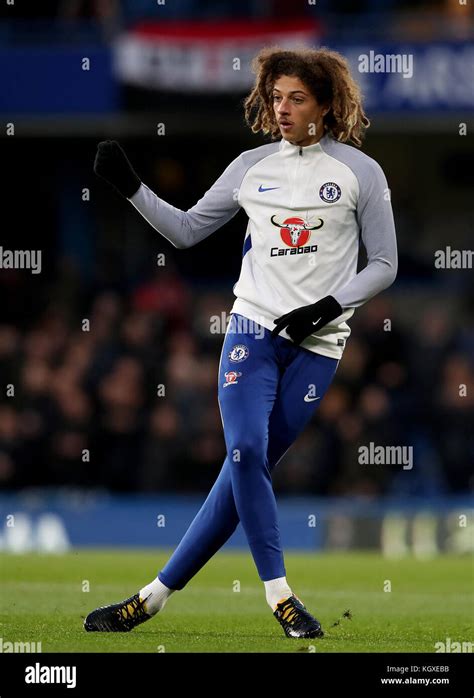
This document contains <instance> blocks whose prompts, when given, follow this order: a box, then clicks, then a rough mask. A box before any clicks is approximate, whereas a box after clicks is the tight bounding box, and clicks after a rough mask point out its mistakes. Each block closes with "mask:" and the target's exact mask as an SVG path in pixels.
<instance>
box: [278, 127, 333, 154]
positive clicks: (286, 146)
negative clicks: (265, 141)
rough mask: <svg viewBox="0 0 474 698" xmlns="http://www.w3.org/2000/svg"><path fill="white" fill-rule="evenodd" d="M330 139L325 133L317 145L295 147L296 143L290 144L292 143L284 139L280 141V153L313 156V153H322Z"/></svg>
mask: <svg viewBox="0 0 474 698" xmlns="http://www.w3.org/2000/svg"><path fill="white" fill-rule="evenodd" d="M329 139H330V136H329V135H328V134H327V133H325V134H324V136H323V137H322V138H320V140H319V141H318V142H317V143H313V144H312V145H295V144H294V143H290V141H287V140H285V139H284V138H282V139H281V141H280V152H282V153H283V154H285V155H292V154H295V155H302V156H305V155H306V154H309V155H312V154H313V153H317V152H321V151H322V150H323V146H324V145H325V143H327V141H328V140H329Z"/></svg>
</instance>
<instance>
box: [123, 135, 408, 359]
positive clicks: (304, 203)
mask: <svg viewBox="0 0 474 698" xmlns="http://www.w3.org/2000/svg"><path fill="white" fill-rule="evenodd" d="M130 201H131V202H132V204H133V205H134V206H135V208H136V209H137V210H138V211H139V212H140V213H141V214H142V216H143V217H144V218H146V220H147V221H148V222H149V223H150V225H152V226H153V227H154V228H155V229H156V230H157V231H158V232H159V233H161V235H163V236H164V237H165V238H166V239H167V240H169V241H170V242H171V243H172V244H173V245H174V246H175V247H177V248H179V249H183V248H186V247H191V246H192V245H196V244H197V243H198V242H200V241H201V240H204V238H206V237H208V236H209V235H211V233H213V232H215V231H216V230H217V229H218V228H220V227H221V226H223V225H224V223H227V221H229V220H230V219H231V218H232V217H233V216H234V215H235V214H236V213H237V211H238V210H239V208H240V207H242V208H243V209H244V210H245V212H246V214H247V216H248V218H249V221H248V226H247V232H246V234H245V239H244V244H243V255H242V268H241V272H240V276H239V279H238V281H237V283H236V284H234V287H233V292H234V295H235V296H236V300H235V302H234V304H233V306H232V310H231V312H235V313H240V314H241V315H243V316H245V317H247V318H249V319H250V320H253V321H254V322H257V323H259V324H260V325H263V326H264V327H266V328H267V329H269V330H272V329H273V328H274V327H275V323H274V322H273V321H274V320H275V319H276V318H278V317H280V315H283V314H284V313H287V312H289V311H290V310H294V309H295V308H299V307H300V306H303V305H309V304H310V303H314V302H315V301H317V300H319V299H321V298H324V296H327V295H332V296H334V298H336V300H337V301H338V302H339V303H340V305H341V306H342V308H343V309H344V312H343V313H342V315H340V316H339V317H338V318H336V319H335V320H333V321H332V322H331V323H329V324H328V325H326V326H325V327H323V328H322V329H321V330H319V332H317V333H315V334H312V335H310V336H309V337H307V338H306V339H305V340H303V342H302V343H301V346H302V347H304V348H306V349H309V350H310V351H313V352H315V353H317V354H322V355H324V356H329V357H333V358H336V359H340V358H341V356H342V352H343V349H344V346H345V343H346V340H347V338H348V336H349V334H350V328H349V326H348V325H347V323H346V321H347V320H348V319H349V318H350V317H351V316H352V315H353V313H354V308H357V307H358V306H360V305H362V304H363V303H365V302H366V301H367V300H369V298H372V297H373V296H375V295H376V294H377V293H379V292H380V291H382V290H383V289H385V288H387V287H388V286H390V284H392V283H393V281H394V280H395V277H396V274H397V245H396V237H395V226H394V222H393V214H392V207H391V203H390V191H389V189H388V186H387V181H386V179H385V175H384V173H383V171H382V168H381V167H380V165H379V164H378V163H377V162H376V161H375V160H373V159H372V158H370V157H368V156H367V155H365V154H364V153H362V152H361V151H360V150H358V149H357V148H354V147H352V146H349V145H346V144H343V143H339V142H338V141H336V140H335V139H334V138H332V136H330V135H329V134H326V135H325V136H323V138H321V140H320V141H319V142H318V143H315V144H313V145H308V146H303V147H301V146H298V145H293V144H292V143H290V142H289V141H286V140H281V141H276V142H273V143H269V144H267V145H263V146H260V147H258V148H254V149H253V150H246V151H245V152H243V153H241V154H240V155H239V156H238V157H237V158H235V160H233V161H232V162H231V163H230V165H229V166H228V167H227V168H226V169H225V171H224V172H223V174H222V175H221V176H220V177H219V179H218V180H217V181H216V182H215V183H214V184H213V185H212V187H211V188H210V189H209V190H208V191H207V192H206V193H205V194H204V196H203V197H202V199H200V200H199V201H198V202H197V204H196V205H195V206H193V207H192V208H190V209H189V210H188V211H181V210H180V209H177V208H175V207H174V206H171V205H170V204H168V203H167V202H166V201H164V200H163V199H161V198H160V197H158V196H157V195H156V194H155V193H154V192H152V191H151V190H150V189H149V188H148V187H147V186H146V185H145V184H141V186H140V188H139V190H138V191H137V192H136V193H135V194H134V195H133V196H132V197H131V198H130ZM359 236H360V238H361V239H362V242H363V243H364V246H365V249H366V252H367V266H366V267H365V268H364V269H362V270H361V271H360V272H359V273H357V259H358V253H359ZM280 334H281V336H283V337H286V338H287V339H290V337H289V336H288V334H287V333H286V331H285V330H282V331H281V333H280ZM290 341H291V339H290Z"/></svg>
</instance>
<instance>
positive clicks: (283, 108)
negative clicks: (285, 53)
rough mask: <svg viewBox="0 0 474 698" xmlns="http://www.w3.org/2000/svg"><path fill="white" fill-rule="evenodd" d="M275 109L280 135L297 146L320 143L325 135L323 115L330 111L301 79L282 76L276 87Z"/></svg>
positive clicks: (273, 94)
mask: <svg viewBox="0 0 474 698" xmlns="http://www.w3.org/2000/svg"><path fill="white" fill-rule="evenodd" d="M272 96H273V97H272V99H273V109H274V111H275V118H276V120H277V123H278V127H279V129H280V133H281V135H282V136H283V138H285V139H286V140H287V141H290V143H294V144H295V145H311V144H312V143H317V142H318V141H319V139H320V138H321V137H322V136H323V135H324V129H323V116H324V114H325V113H326V112H327V111H328V108H327V107H325V106H322V105H320V104H318V102H317V101H316V98H315V97H314V96H313V95H312V94H311V92H310V91H309V89H308V88H307V87H306V85H305V84H304V83H303V82H301V80H300V79H299V78H297V77H295V76H292V75H281V76H280V77H279V78H277V80H275V84H274V86H273V92H272Z"/></svg>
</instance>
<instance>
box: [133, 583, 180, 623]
mask: <svg viewBox="0 0 474 698" xmlns="http://www.w3.org/2000/svg"><path fill="white" fill-rule="evenodd" d="M174 591H176V589H169V588H168V587H167V586H166V585H165V584H163V582H160V580H159V579H158V577H156V579H154V580H153V581H152V582H150V584H147V585H146V587H143V589H140V597H141V598H142V599H146V603H145V611H146V612H147V613H148V614H149V615H150V616H154V615H155V613H158V611H161V609H162V608H163V606H164V605H165V603H166V602H167V600H168V597H170V596H171V594H172V593H173V592H174ZM147 597H148V598H147Z"/></svg>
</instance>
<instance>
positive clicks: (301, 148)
mask: <svg viewBox="0 0 474 698" xmlns="http://www.w3.org/2000/svg"><path fill="white" fill-rule="evenodd" d="M300 155H303V147H302V146H301V145H300Z"/></svg>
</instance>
